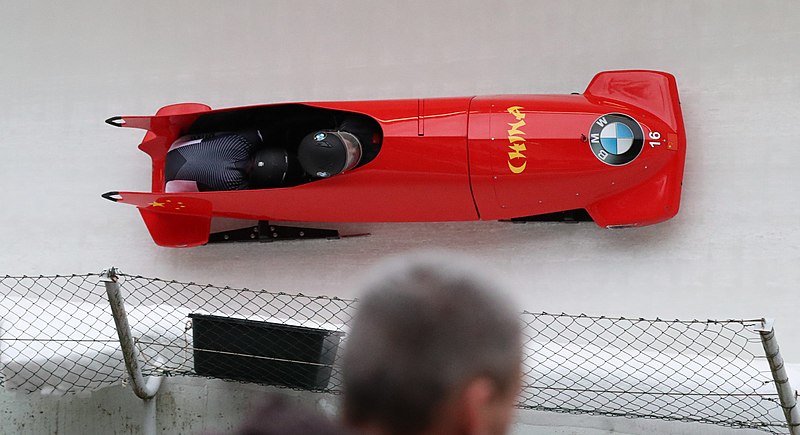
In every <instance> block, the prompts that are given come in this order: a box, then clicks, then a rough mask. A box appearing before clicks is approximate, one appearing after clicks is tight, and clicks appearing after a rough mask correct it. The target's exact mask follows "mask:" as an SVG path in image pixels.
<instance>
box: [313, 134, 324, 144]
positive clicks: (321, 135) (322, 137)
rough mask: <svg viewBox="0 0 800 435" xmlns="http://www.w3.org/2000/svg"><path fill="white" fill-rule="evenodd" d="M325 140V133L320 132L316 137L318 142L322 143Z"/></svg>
mask: <svg viewBox="0 0 800 435" xmlns="http://www.w3.org/2000/svg"><path fill="white" fill-rule="evenodd" d="M324 139H325V133H322V132H319V133H317V134H315V135H314V140H315V141H317V142H321V141H322V140H324Z"/></svg>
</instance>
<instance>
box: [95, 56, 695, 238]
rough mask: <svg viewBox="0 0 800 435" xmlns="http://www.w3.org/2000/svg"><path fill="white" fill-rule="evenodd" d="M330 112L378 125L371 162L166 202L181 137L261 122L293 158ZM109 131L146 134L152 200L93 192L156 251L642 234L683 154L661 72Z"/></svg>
mask: <svg viewBox="0 0 800 435" xmlns="http://www.w3.org/2000/svg"><path fill="white" fill-rule="evenodd" d="M328 114H334V115H348V114H357V115H359V116H364V117H368V118H369V119H371V120H373V121H374V122H375V125H377V126H378V127H379V129H380V131H379V132H377V134H378V135H379V136H380V138H381V140H380V146H379V149H378V151H377V154H375V155H374V156H373V157H371V158H370V159H367V161H366V162H362V163H361V164H359V166H357V167H355V168H354V169H352V170H349V171H347V172H344V173H342V174H340V175H335V176H332V177H330V178H321V179H315V178H308V179H304V180H299V181H296V182H295V183H293V184H291V185H286V186H282V187H273V188H266V189H254V190H231V191H208V192H192V193H186V192H182V193H166V192H165V188H164V186H165V177H164V166H165V159H166V155H167V151H168V149H169V147H170V145H171V144H172V142H174V141H175V140H176V139H177V138H179V137H181V136H183V135H185V134H188V133H191V134H203V133H210V132H217V131H236V130H243V129H250V128H259V127H260V126H263V125H267V126H268V128H267V130H269V131H271V132H273V133H271V134H270V135H267V137H266V138H265V142H275V143H276V144H277V146H283V147H286V148H287V149H288V150H290V152H291V151H295V150H296V144H292V143H289V142H291V140H288V139H287V138H290V137H295V136H298V135H300V134H307V133H309V132H311V131H313V130H315V129H317V128H318V127H317V125H315V124H314V123H315V122H316V121H317V120H319V119H322V118H324V117H325V116H327V115H328ZM306 118H307V119H308V122H306V121H305V119H306ZM108 122H109V123H111V124H113V125H116V126H121V127H134V128H141V129H145V130H147V133H146V135H145V137H144V140H143V141H142V143H141V144H140V145H139V148H140V149H141V150H142V151H144V152H145V153H147V154H148V155H149V156H150V157H151V159H152V191H151V192H110V193H108V194H106V195H104V196H106V197H107V198H109V199H113V200H115V201H118V202H124V203H128V204H132V205H134V206H136V207H138V209H139V211H140V212H141V214H142V217H143V218H144V221H145V223H146V225H147V227H148V229H149V230H150V233H151V235H152V237H153V239H154V241H155V242H156V243H157V244H159V245H162V246H196V245H201V244H204V243H206V242H207V241H208V232H209V228H210V221H211V219H212V217H215V216H220V217H231V218H240V219H252V220H269V221H305V222H420V221H459V220H479V219H482V220H504V219H514V218H524V217H529V216H536V215H542V214H548V213H554V212H559V211H565V210H574V209H585V210H586V211H587V212H588V214H589V215H590V216H591V218H592V220H594V221H595V222H596V223H597V224H598V225H600V226H601V227H605V228H613V227H628V226H642V225H649V224H654V223H657V222H661V221H664V220H666V219H669V218H671V217H673V216H674V215H675V214H676V213H677V212H678V208H679V204H680V194H681V183H682V178H683V168H684V160H685V153H686V143H685V142H686V140H685V132H684V126H683V118H682V114H681V109H680V103H679V97H678V90H677V85H676V82H675V78H674V77H673V76H672V75H671V74H668V73H665V72H658V71H608V72H602V73H599V74H597V75H596V76H595V77H594V79H593V80H592V81H591V82H590V84H589V86H588V87H587V88H586V90H585V91H584V93H583V94H571V95H499V96H478V97H457V98H431V99H407V100H377V101H348V102H317V103H282V104H267V105H260V106H249V107H237V108H228V109H217V110H211V108H209V107H208V106H205V105H201V104H193V103H192V104H177V105H172V106H167V107H164V108H162V109H160V110H159V111H158V112H157V113H156V115H155V116H149V117H135V116H133V117H132V116H125V117H115V118H111V119H109V120H108ZM282 128H285V130H286V131H289V130H291V131H292V132H294V133H293V134H288V133H286V131H284V130H282ZM304 129H305V130H307V131H303V130H304ZM284 133H286V134H284ZM287 140H288V142H287ZM362 160H363V159H362Z"/></svg>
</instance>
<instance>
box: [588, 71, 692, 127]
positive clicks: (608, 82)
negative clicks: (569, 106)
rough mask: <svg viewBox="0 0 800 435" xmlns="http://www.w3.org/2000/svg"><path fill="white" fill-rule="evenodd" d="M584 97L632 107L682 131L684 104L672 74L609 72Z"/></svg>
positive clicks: (598, 77) (595, 78)
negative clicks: (680, 125)
mask: <svg viewBox="0 0 800 435" xmlns="http://www.w3.org/2000/svg"><path fill="white" fill-rule="evenodd" d="M584 95H587V96H593V97H597V98H603V99H609V100H616V101H621V102H624V103H628V104H631V105H633V106H636V107H638V108H640V109H644V110H646V111H648V112H650V113H652V114H653V115H655V116H657V117H658V118H659V119H661V120H662V121H664V122H665V123H667V125H669V127H670V128H672V129H673V130H678V124H679V122H680V121H679V120H680V118H681V114H680V106H679V104H680V101H679V100H678V86H677V84H676V83H675V77H674V76H673V75H672V74H669V73H665V72H660V71H647V70H629V71H605V72H601V73H599V74H597V75H596V76H594V78H593V79H592V81H591V82H590V83H589V86H588V87H586V91H584Z"/></svg>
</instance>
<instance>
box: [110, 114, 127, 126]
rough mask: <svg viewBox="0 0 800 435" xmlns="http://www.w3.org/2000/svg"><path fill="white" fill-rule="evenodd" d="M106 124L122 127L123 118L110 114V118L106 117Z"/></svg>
mask: <svg viewBox="0 0 800 435" xmlns="http://www.w3.org/2000/svg"><path fill="white" fill-rule="evenodd" d="M106 124H108V125H113V126H114V127H124V126H125V119H123V118H122V117H121V116H112V117H111V118H108V119H106Z"/></svg>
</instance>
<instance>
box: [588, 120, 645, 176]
mask: <svg viewBox="0 0 800 435" xmlns="http://www.w3.org/2000/svg"><path fill="white" fill-rule="evenodd" d="M589 146H591V148H592V152H593V153H594V155H595V156H596V157H597V158H598V159H600V161H601V162H603V163H605V164H608V165H612V166H621V165H626V164H628V163H630V162H632V161H634V160H635V159H636V157H639V154H640V153H641V152H642V148H643V146H644V131H643V130H642V127H641V126H640V125H639V123H638V122H636V120H635V119H633V118H631V117H630V116H627V115H623V114H620V113H609V114H606V115H603V116H601V117H599V118H597V120H596V121H595V122H594V124H592V128H591V129H590V130H589Z"/></svg>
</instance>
